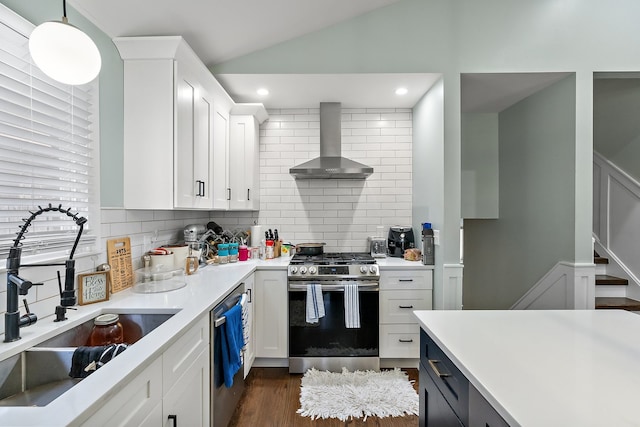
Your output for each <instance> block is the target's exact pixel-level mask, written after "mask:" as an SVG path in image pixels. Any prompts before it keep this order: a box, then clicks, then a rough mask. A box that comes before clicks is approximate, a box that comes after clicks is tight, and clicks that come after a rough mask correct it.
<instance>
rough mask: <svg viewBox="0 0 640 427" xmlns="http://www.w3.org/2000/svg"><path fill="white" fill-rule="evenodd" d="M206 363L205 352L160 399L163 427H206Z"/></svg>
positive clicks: (207, 371) (201, 353) (207, 416)
mask: <svg viewBox="0 0 640 427" xmlns="http://www.w3.org/2000/svg"><path fill="white" fill-rule="evenodd" d="M209 363H210V361H209V351H207V350H204V351H201V352H200V356H198V358H197V359H196V360H195V362H193V365H191V366H190V367H189V368H188V369H187V371H186V372H185V373H184V374H183V375H182V376H181V377H180V378H179V379H178V380H177V381H176V382H175V384H174V385H173V387H171V389H170V390H169V391H168V392H167V393H166V394H165V395H164V397H163V398H162V416H163V420H164V424H163V426H164V427H177V426H208V425H209V401H208V397H209V377H210V375H209ZM205 397H206V399H205Z"/></svg>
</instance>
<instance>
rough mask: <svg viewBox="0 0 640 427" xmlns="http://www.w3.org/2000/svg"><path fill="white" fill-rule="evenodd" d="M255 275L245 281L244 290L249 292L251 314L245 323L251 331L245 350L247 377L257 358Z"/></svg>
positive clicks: (248, 302)
mask: <svg viewBox="0 0 640 427" xmlns="http://www.w3.org/2000/svg"><path fill="white" fill-rule="evenodd" d="M254 289H255V286H254V275H253V274H252V275H251V276H249V277H248V278H247V279H246V280H245V281H244V291H245V292H246V293H247V296H248V299H247V312H248V313H249V316H248V317H247V322H246V324H245V328H246V329H247V330H248V331H249V333H248V340H247V343H246V350H245V352H244V377H245V378H247V375H249V371H251V366H252V365H253V361H254V360H255V358H256V344H255V340H256V334H255V322H254V321H253V318H254V316H255V304H254V301H255V300H254V298H255V295H254Z"/></svg>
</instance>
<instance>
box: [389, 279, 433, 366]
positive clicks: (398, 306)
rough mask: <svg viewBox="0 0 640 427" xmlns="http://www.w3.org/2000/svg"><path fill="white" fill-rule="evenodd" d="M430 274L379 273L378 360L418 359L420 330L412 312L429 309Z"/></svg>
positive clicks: (431, 287)
mask: <svg viewBox="0 0 640 427" xmlns="http://www.w3.org/2000/svg"><path fill="white" fill-rule="evenodd" d="M432 306H433V271H432V270H428V269H424V268H420V269H407V268H402V269H398V270H388V269H384V270H382V269H381V270H380V357H381V358H383V359H418V358H419V357H420V326H419V325H418V320H417V319H416V318H415V317H414V315H413V311H414V310H431V309H432V308H433V307H432Z"/></svg>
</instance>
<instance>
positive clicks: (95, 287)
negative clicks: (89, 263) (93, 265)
mask: <svg viewBox="0 0 640 427" xmlns="http://www.w3.org/2000/svg"><path fill="white" fill-rule="evenodd" d="M108 299H109V272H107V271H98V272H95V273H86V274H79V275H78V304H80V305H85V304H92V303H94V302H100V301H107V300H108Z"/></svg>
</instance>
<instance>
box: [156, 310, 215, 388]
mask: <svg viewBox="0 0 640 427" xmlns="http://www.w3.org/2000/svg"><path fill="white" fill-rule="evenodd" d="M208 345H209V315H206V316H203V318H202V319H200V320H199V321H198V323H196V324H195V325H193V326H192V327H191V329H189V330H188V331H186V332H185V333H184V334H183V335H182V336H181V337H180V338H179V339H178V341H176V342H175V343H174V344H173V345H172V346H171V347H169V349H167V350H166V351H165V352H164V353H163V354H162V374H163V376H162V378H163V383H162V390H163V394H164V393H166V392H167V391H169V389H170V388H171V387H172V386H173V384H174V383H175V382H176V380H177V379H178V378H180V377H181V376H182V374H184V373H185V371H186V370H187V369H188V368H189V367H190V366H191V365H192V364H193V362H194V361H195V360H196V359H197V358H198V356H199V355H200V353H202V350H204V349H205V348H206V347H207V346H208Z"/></svg>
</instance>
